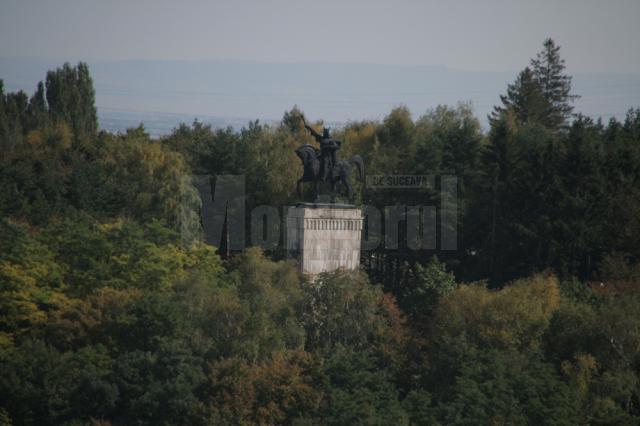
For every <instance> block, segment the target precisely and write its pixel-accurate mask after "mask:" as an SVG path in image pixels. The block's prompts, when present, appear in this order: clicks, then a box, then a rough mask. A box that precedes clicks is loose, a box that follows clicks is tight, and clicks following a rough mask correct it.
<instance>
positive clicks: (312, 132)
mask: <svg viewBox="0 0 640 426" xmlns="http://www.w3.org/2000/svg"><path fill="white" fill-rule="evenodd" d="M304 127H305V128H306V129H307V130H308V131H309V132H311V135H312V136H313V137H314V138H316V140H317V141H319V140H320V139H322V135H320V133H318V132H316V131H315V129H314V128H313V127H311V126H309V125H308V124H307V123H304Z"/></svg>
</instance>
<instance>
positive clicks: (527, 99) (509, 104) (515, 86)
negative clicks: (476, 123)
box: [490, 67, 549, 124]
mask: <svg viewBox="0 0 640 426" xmlns="http://www.w3.org/2000/svg"><path fill="white" fill-rule="evenodd" d="M500 100H501V101H502V106H496V107H494V111H493V112H492V114H491V117H490V118H491V120H492V121H495V120H497V119H498V118H499V117H500V116H501V115H502V114H504V113H505V112H506V111H507V110H511V111H513V113H514V115H515V118H516V120H517V122H518V123H519V124H527V123H532V122H534V123H540V122H543V121H544V119H545V114H547V113H548V112H547V111H548V108H549V105H548V102H547V99H546V98H545V96H544V94H543V92H542V87H541V85H540V82H539V81H538V80H536V78H535V76H534V74H533V72H532V71H531V69H530V68H529V67H526V68H525V69H524V70H522V71H521V72H520V74H518V77H517V78H516V81H514V82H513V83H512V84H509V85H508V86H507V94H506V95H500Z"/></svg>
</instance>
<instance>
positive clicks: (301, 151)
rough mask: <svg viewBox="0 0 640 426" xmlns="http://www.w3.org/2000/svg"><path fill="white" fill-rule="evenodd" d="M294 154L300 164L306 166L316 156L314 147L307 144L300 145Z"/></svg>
mask: <svg viewBox="0 0 640 426" xmlns="http://www.w3.org/2000/svg"><path fill="white" fill-rule="evenodd" d="M295 153H296V155H297V156H298V158H300V160H302V164H308V163H310V162H311V161H313V160H314V159H315V158H316V157H317V156H318V153H317V150H316V149H315V147H314V146H313V145H309V144H304V145H300V146H299V147H298V149H296V151H295Z"/></svg>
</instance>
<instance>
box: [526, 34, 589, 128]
mask: <svg viewBox="0 0 640 426" xmlns="http://www.w3.org/2000/svg"><path fill="white" fill-rule="evenodd" d="M531 67H532V68H533V76H534V78H535V80H536V81H538V83H539V84H540V88H541V90H542V95H543V96H544V98H545V99H546V101H547V103H548V104H549V105H548V107H547V112H546V114H545V115H546V116H545V119H544V124H545V125H546V126H547V127H549V128H550V129H554V130H557V129H560V128H562V127H564V126H566V124H567V120H568V119H569V118H570V117H571V113H572V112H573V106H572V105H571V102H573V101H574V100H575V99H577V98H578V97H579V96H576V95H572V94H571V76H568V75H564V74H563V71H564V69H565V65H564V59H561V58H560V46H557V45H556V44H555V42H554V41H553V40H552V39H550V38H549V39H547V40H545V42H544V44H543V49H542V51H541V52H539V53H538V55H537V56H536V59H532V60H531Z"/></svg>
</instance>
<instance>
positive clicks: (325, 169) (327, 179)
mask: <svg viewBox="0 0 640 426" xmlns="http://www.w3.org/2000/svg"><path fill="white" fill-rule="evenodd" d="M300 118H301V119H302V122H303V124H304V127H305V128H306V129H307V130H308V131H309V132H310V133H311V135H312V136H313V137H314V138H315V140H316V141H317V142H318V144H319V145H320V149H317V148H316V147H314V146H313V145H309V144H304V145H301V146H300V147H298V149H296V151H295V152H296V155H297V156H298V157H299V158H300V160H302V166H303V169H304V173H303V174H302V177H301V178H300V179H298V184H297V190H298V195H299V196H300V197H302V190H301V185H302V183H303V182H312V183H313V184H314V191H315V199H316V200H317V199H318V197H319V195H320V183H321V182H323V183H324V184H325V185H326V186H328V187H329V188H330V190H331V192H332V193H335V189H336V184H339V185H340V186H342V187H343V194H344V195H346V197H347V198H348V199H349V203H352V202H353V188H352V187H351V184H350V183H349V174H350V173H351V169H352V167H354V166H355V168H356V170H357V172H358V178H359V180H360V181H364V162H363V161H362V158H361V157H360V156H359V155H354V156H352V157H351V158H350V159H349V160H337V159H336V151H338V150H339V149H340V147H341V146H342V142H341V141H339V140H335V139H333V138H331V135H330V134H329V129H328V128H326V127H325V128H324V129H323V130H322V134H320V133H318V132H317V131H316V130H315V129H314V128H313V127H311V126H309V125H308V124H307V122H306V121H305V119H304V116H302V115H301V116H300Z"/></svg>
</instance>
